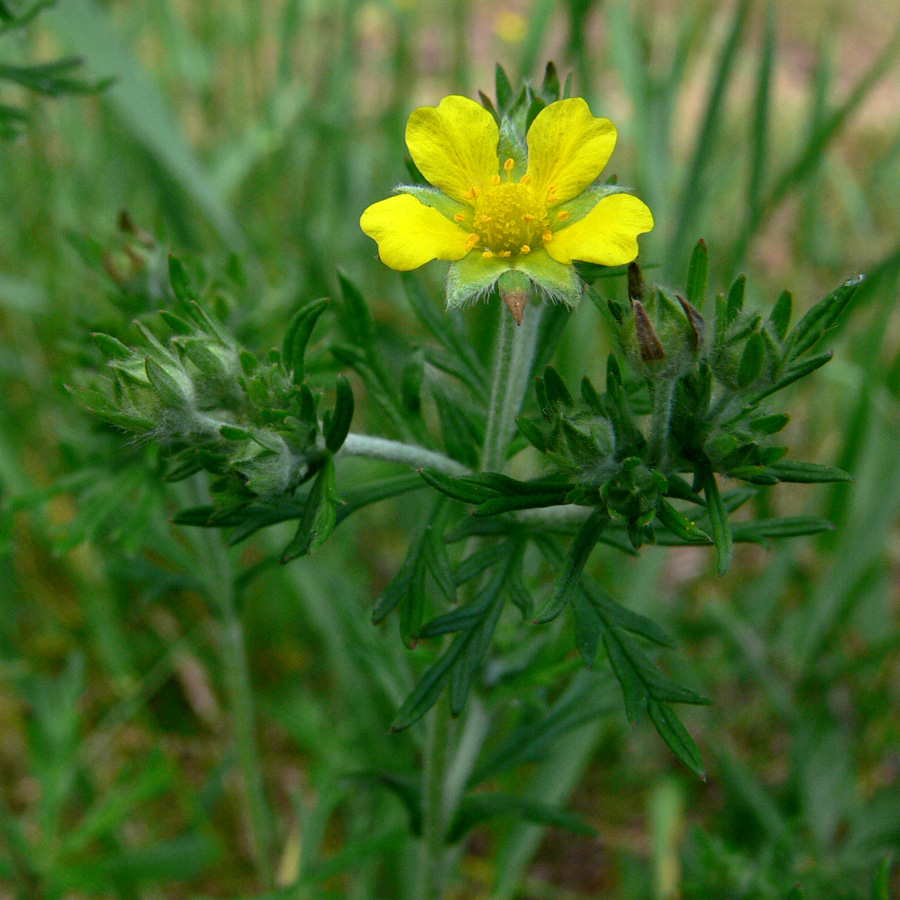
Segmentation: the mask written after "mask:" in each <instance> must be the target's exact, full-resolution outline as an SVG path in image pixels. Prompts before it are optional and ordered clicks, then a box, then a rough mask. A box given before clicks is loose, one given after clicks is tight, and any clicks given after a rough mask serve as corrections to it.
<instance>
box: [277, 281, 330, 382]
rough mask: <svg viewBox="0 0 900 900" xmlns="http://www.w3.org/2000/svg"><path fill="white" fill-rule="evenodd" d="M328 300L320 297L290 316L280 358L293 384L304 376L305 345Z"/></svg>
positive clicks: (300, 380) (301, 380)
mask: <svg viewBox="0 0 900 900" xmlns="http://www.w3.org/2000/svg"><path fill="white" fill-rule="evenodd" d="M328 303H329V300H328V298H327V297H322V298H321V299H319V300H313V301H311V302H310V303H307V304H306V305H304V306H302V307H301V308H300V309H299V310H298V311H297V312H296V313H294V316H293V317H292V318H291V321H290V324H289V325H288V327H287V331H286V332H285V335H284V345H283V348H282V353H281V358H282V360H283V362H284V367H285V369H286V370H287V371H288V372H289V373H291V375H292V378H293V382H294V384H302V382H303V379H304V378H305V377H306V370H305V368H304V357H305V355H306V345H307V344H308V343H309V338H310V336H311V335H312V332H313V328H315V326H316V322H318V320H319V316H321V315H322V313H323V312H325V308H326V307H327V306H328Z"/></svg>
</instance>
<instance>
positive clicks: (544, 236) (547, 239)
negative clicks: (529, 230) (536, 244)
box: [541, 228, 553, 244]
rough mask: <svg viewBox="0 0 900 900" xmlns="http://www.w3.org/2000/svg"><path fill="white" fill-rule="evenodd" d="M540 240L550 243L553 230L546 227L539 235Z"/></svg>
mask: <svg viewBox="0 0 900 900" xmlns="http://www.w3.org/2000/svg"><path fill="white" fill-rule="evenodd" d="M541 240H542V241H543V242H544V243H545V244H548V243H550V241H552V240H553V232H552V231H551V230H550V229H549V228H548V229H547V230H546V231H545V232H544V233H543V234H542V235H541Z"/></svg>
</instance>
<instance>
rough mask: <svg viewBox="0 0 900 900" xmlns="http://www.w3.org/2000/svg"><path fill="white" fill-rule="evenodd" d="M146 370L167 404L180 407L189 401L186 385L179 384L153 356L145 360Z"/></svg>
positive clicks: (152, 383)
mask: <svg viewBox="0 0 900 900" xmlns="http://www.w3.org/2000/svg"><path fill="white" fill-rule="evenodd" d="M144 370H145V371H146V373H147V378H148V380H149V381H150V384H151V385H153V389H154V390H155V391H156V393H157V394H159V397H160V399H161V400H162V401H163V403H165V404H166V406H171V407H176V408H178V409H180V408H181V407H183V406H184V405H185V404H186V403H187V402H188V396H187V394H186V392H185V390H184V386H183V385H181V384H179V383H178V381H176V380H175V378H173V377H172V375H171V374H170V373H169V372H167V371H166V369H165V368H164V367H163V366H162V365H160V364H159V363H158V362H157V361H156V360H155V359H154V358H153V357H152V356H148V357H147V358H146V359H145V360H144Z"/></svg>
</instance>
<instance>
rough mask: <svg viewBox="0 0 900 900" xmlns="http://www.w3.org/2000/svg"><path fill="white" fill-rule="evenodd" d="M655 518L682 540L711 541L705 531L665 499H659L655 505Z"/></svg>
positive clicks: (691, 541)
mask: <svg viewBox="0 0 900 900" xmlns="http://www.w3.org/2000/svg"><path fill="white" fill-rule="evenodd" d="M656 518H657V520H658V521H659V522H660V523H661V524H663V525H665V527H666V528H668V529H669V531H671V532H672V533H673V534H675V535H677V536H678V537H680V538H681V539H682V540H683V541H688V542H689V543H692V544H709V543H710V542H711V541H712V538H711V537H710V536H709V535H708V534H707V533H706V532H705V531H703V530H702V529H701V528H698V527H697V525H696V524H695V523H694V522H693V521H691V520H690V519H689V518H688V517H687V516H686V515H684V513H682V512H681V511H680V510H678V509H676V508H675V507H674V506H672V504H671V503H669V502H668V501H666V500H663V499H660V501H659V503H658V505H657V507H656Z"/></svg>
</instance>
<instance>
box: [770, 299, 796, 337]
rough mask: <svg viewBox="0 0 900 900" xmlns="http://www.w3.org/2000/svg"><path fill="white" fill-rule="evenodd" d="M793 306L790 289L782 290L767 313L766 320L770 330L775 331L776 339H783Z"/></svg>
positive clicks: (789, 322)
mask: <svg viewBox="0 0 900 900" xmlns="http://www.w3.org/2000/svg"><path fill="white" fill-rule="evenodd" d="M793 308H794V298H793V296H792V295H791V292H790V291H782V292H781V295H780V296H779V298H778V299H777V300H776V301H775V305H774V306H773V307H772V312H771V313H769V318H768V320H767V322H766V324H767V326H770V330H771V331H773V332H774V333H775V336H776V337H777V338H778V340H780V341H783V340H784V339H785V336H786V335H787V332H788V326H789V325H790V324H791V313H792V312H793Z"/></svg>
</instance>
